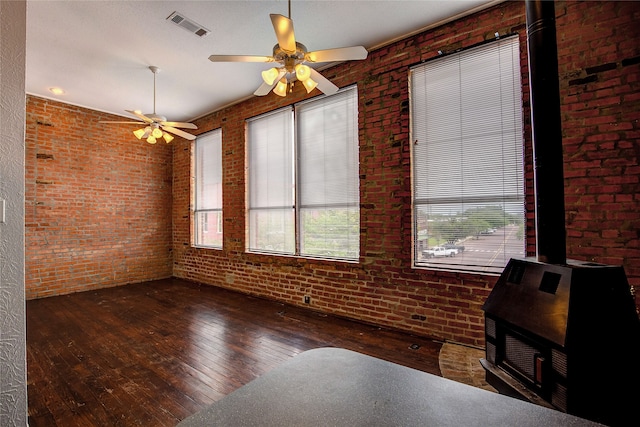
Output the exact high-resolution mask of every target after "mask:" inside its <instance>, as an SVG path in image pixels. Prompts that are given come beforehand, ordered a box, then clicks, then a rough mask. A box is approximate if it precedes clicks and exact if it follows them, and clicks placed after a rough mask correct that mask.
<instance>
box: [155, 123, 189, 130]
mask: <svg viewBox="0 0 640 427" xmlns="http://www.w3.org/2000/svg"><path fill="white" fill-rule="evenodd" d="M160 125H162V126H169V127H172V128H186V129H198V126H196V125H194V124H193V123H184V122H160Z"/></svg>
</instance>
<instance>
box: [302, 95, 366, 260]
mask: <svg viewBox="0 0 640 427" xmlns="http://www.w3.org/2000/svg"><path fill="white" fill-rule="evenodd" d="M296 124H297V143H298V144H297V146H298V170H299V172H298V198H299V209H300V216H299V229H300V253H301V254H302V255H309V256H331V257H336V258H345V259H357V258H358V256H359V250H360V213H359V200H360V192H359V188H360V187H359V175H358V166H359V158H358V93H357V90H356V89H355V87H354V88H351V89H349V90H345V91H342V92H339V93H337V94H336V95H333V96H330V97H324V98H320V99H318V100H314V101H313V102H306V103H303V104H300V105H298V106H297V107H296Z"/></svg>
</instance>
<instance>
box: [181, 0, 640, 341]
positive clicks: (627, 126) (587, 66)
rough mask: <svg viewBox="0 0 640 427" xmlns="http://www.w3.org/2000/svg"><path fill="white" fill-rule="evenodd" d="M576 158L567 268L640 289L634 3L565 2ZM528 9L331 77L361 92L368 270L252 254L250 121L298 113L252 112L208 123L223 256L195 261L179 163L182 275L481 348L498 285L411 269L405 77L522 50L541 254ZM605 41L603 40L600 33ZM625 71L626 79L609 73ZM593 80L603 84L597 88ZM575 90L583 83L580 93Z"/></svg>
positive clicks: (424, 40) (258, 103) (572, 158)
mask: <svg viewBox="0 0 640 427" xmlns="http://www.w3.org/2000/svg"><path fill="white" fill-rule="evenodd" d="M556 9H557V13H558V21H557V25H558V27H559V28H558V50H559V57H560V58H559V62H560V70H559V71H560V85H561V97H562V103H563V105H562V116H563V123H564V125H563V126H564V141H565V142H564V144H565V153H566V154H565V162H566V167H565V174H566V178H567V179H566V182H565V192H566V199H567V212H568V214H567V216H568V222H567V232H568V248H569V251H568V252H569V253H568V257H569V258H572V259H579V260H592V261H595V262H602V263H607V264H609V263H613V264H623V265H624V266H625V269H626V271H627V275H628V276H629V280H630V282H631V284H632V285H634V286H636V287H638V286H640V270H639V268H640V267H639V266H640V250H639V236H638V233H639V232H640V231H639V230H640V223H639V219H638V218H639V214H638V212H639V211H640V196H639V195H640V191H639V190H640V188H639V186H638V177H639V176H640V173H639V172H640V171H639V170H638V161H639V158H640V147H639V145H638V136H639V132H638V122H637V120H638V118H639V117H640V116H639V110H640V108H639V105H638V104H639V98H640V97H639V96H638V93H639V90H638V89H639V87H638V85H639V83H638V75H639V74H638V70H639V65H638V60H637V57H638V55H639V53H640V52H638V46H639V45H640V43H639V42H638V32H637V31H638V30H637V22H639V21H638V11H637V9H638V8H637V3H635V2H580V3H577V2H558V3H557V4H556ZM525 22H526V20H525V16H524V2H505V3H503V4H500V5H498V6H496V7H494V8H492V9H490V10H486V11H483V12H480V13H477V14H475V15H473V16H470V17H467V18H464V19H461V20H458V21H455V22H451V23H449V24H446V25H443V26H441V27H439V28H436V29H433V30H429V31H427V32H425V33H422V34H419V35H417V36H414V37H411V38H408V39H406V40H402V41H399V42H397V43H395V44H393V45H390V46H387V47H384V48H381V49H379V50H377V51H374V52H371V53H370V55H369V58H368V59H367V60H366V61H353V62H349V63H346V64H342V65H339V66H337V67H334V68H332V69H330V70H327V71H325V72H324V74H325V75H326V76H327V77H328V78H330V79H331V80H332V81H334V82H335V83H336V84H337V85H338V86H345V85H349V84H353V83H357V85H358V91H359V99H360V101H359V112H360V117H359V124H360V126H359V127H360V135H359V136H360V176H361V229H362V237H361V258H360V262H359V263H357V264H351V263H336V262H324V261H318V260H308V259H298V258H292V257H280V256H264V255H257V254H247V253H245V252H244V245H245V209H246V205H245V184H246V177H245V170H246V163H245V139H244V138H245V136H244V126H245V125H244V121H245V119H247V118H249V117H252V116H255V115H258V114H260V113H263V112H266V111H269V110H272V109H274V108H277V107H280V106H284V105H286V104H289V103H293V102H297V101H299V100H301V99H303V98H304V97H305V96H306V95H305V93H304V91H303V90H302V88H301V87H297V88H295V89H294V93H293V94H290V95H288V96H287V97H286V98H284V99H283V98H280V97H277V96H272V95H270V96H267V97H264V98H254V99H251V100H248V101H246V102H243V103H241V104H238V105H235V106H232V107H230V108H227V109H225V110H222V111H218V112H216V113H214V114H211V115H209V116H207V117H204V118H202V119H201V120H199V121H198V125H199V127H200V130H201V131H203V132H204V131H207V130H211V129H214V128H218V127H221V128H222V132H223V163H224V166H223V167H224V171H223V179H224V202H223V207H224V210H223V211H224V233H225V240H224V249H223V250H221V251H217V250H206V249H196V248H192V247H190V231H189V230H190V227H191V214H190V209H191V204H190V203H191V202H190V196H189V183H190V182H191V179H192V177H191V176H190V175H188V173H189V170H190V155H191V154H190V148H189V144H187V143H184V142H181V143H178V144H176V145H175V151H174V205H173V216H174V224H173V226H174V255H175V257H174V275H175V276H178V277H183V278H187V279H191V280H195V281H198V282H203V283H208V284H212V285H216V286H221V287H225V288H231V289H236V290H239V291H242V292H246V293H249V294H255V295H261V296H266V297H269V298H274V299H278V300H281V301H286V302H289V303H293V304H298V305H303V304H302V297H303V295H310V296H311V306H310V307H311V308H313V309H316V310H320V311H324V312H330V313H334V314H338V315H343V316H347V317H351V318H356V319H360V320H363V321H366V322H372V323H375V324H379V325H383V326H389V327H393V328H399V329H403V330H407V331H411V332H414V333H417V334H424V335H428V336H433V337H437V338H440V339H446V340H453V341H458V342H463V343H467V344H471V345H478V346H483V345H484V330H483V327H484V326H483V324H484V323H483V312H482V310H481V306H482V303H483V302H484V300H485V298H486V297H487V295H488V294H489V292H490V290H491V288H492V285H493V284H494V282H495V280H496V277H495V276H479V275H471V274H460V273H446V272H433V271H430V270H426V269H413V268H412V267H411V258H412V257H411V250H412V248H411V187H410V147H409V144H410V141H409V101H408V100H409V98H408V68H409V66H411V65H414V64H416V63H419V62H420V61H423V60H426V59H429V58H432V57H434V56H437V51H438V50H441V51H442V52H445V53H447V52H452V51H455V50H457V49H460V48H465V47H469V46H472V45H474V44H477V43H479V42H482V41H484V40H487V39H491V38H493V37H494V34H495V32H499V33H500V34H501V35H505V34H513V33H517V34H518V35H519V39H520V45H521V64H522V82H523V105H524V111H523V117H524V121H525V142H526V149H525V154H524V155H525V165H526V171H525V174H526V192H527V201H526V207H527V218H528V221H527V251H528V253H529V255H533V254H535V234H534V230H533V226H534V199H533V160H532V159H533V156H532V153H531V137H530V111H529V88H528V69H527V66H528V65H527V52H526V50H527V45H526V23H525ZM594 28H595V29H596V31H594ZM610 64H615V66H613V65H610ZM593 76H595V77H593ZM576 79H585V81H584V83H576V81H575V80H576Z"/></svg>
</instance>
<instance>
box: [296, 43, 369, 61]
mask: <svg viewBox="0 0 640 427" xmlns="http://www.w3.org/2000/svg"><path fill="white" fill-rule="evenodd" d="M367 55H368V52H367V49H365V48H364V47H363V46H352V47H341V48H337V49H325V50H316V51H314V52H308V53H307V54H306V55H305V56H304V59H305V60H306V61H309V62H333V61H353V60H359V59H367Z"/></svg>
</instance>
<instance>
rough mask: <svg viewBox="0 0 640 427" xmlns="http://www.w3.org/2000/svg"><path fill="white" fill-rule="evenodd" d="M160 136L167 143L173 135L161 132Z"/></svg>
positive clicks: (171, 139)
mask: <svg viewBox="0 0 640 427" xmlns="http://www.w3.org/2000/svg"><path fill="white" fill-rule="evenodd" d="M162 137H163V138H164V141H165V142H166V143H167V144H168V143H170V142H171V141H173V136H171V135H170V134H168V133H167V132H162Z"/></svg>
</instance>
